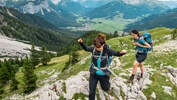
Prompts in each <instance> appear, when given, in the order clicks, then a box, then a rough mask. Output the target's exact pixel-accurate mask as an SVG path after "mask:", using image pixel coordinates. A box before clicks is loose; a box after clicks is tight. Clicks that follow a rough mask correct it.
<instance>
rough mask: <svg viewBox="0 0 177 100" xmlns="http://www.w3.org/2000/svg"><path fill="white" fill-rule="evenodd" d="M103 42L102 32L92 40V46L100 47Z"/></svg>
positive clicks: (104, 41) (104, 39) (104, 40)
mask: <svg viewBox="0 0 177 100" xmlns="http://www.w3.org/2000/svg"><path fill="white" fill-rule="evenodd" d="M105 43H106V36H105V35H104V34H102V33H99V34H98V36H97V38H96V39H95V40H94V42H93V44H94V46H96V47H97V48H100V47H101V46H102V45H103V44H105Z"/></svg>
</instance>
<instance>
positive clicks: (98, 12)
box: [88, 0, 168, 19]
mask: <svg viewBox="0 0 177 100" xmlns="http://www.w3.org/2000/svg"><path fill="white" fill-rule="evenodd" d="M142 1H143V2H139V3H137V4H134V3H132V2H128V1H126V0H125V1H124V0H115V1H112V2H110V3H108V4H106V5H103V6H101V7H98V8H96V9H94V10H93V11H91V12H90V13H89V14H88V16H89V17H90V18H102V17H105V18H113V17H114V16H116V15H119V16H122V17H123V18H126V19H133V18H137V17H141V16H143V15H146V14H153V13H159V12H163V11H165V10H166V9H168V7H165V6H163V5H161V4H160V3H158V2H155V3H154V2H153V1H148V0H147V1H146V0H142Z"/></svg>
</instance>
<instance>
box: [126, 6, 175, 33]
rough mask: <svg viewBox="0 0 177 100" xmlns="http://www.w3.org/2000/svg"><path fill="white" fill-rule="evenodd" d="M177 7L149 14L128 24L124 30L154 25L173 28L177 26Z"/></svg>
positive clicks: (146, 27) (142, 28)
mask: <svg viewBox="0 0 177 100" xmlns="http://www.w3.org/2000/svg"><path fill="white" fill-rule="evenodd" d="M176 16H177V9H172V10H169V11H167V12H166V13H161V14H156V15H151V16H148V17H145V18H143V19H142V20H140V21H137V22H135V23H132V24H129V25H128V26H127V28H126V29H125V31H129V30H131V29H138V30H147V29H151V28H155V27H167V28H175V27H176V26H177V22H176V20H177V17H176Z"/></svg>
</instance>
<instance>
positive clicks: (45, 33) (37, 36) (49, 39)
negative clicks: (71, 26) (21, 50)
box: [0, 8, 69, 50]
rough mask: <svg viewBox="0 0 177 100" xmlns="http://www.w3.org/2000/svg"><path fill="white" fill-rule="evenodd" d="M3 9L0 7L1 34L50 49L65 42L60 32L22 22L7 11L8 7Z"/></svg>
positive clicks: (54, 48)
mask: <svg viewBox="0 0 177 100" xmlns="http://www.w3.org/2000/svg"><path fill="white" fill-rule="evenodd" d="M4 9H6V8H4ZM4 9H0V33H1V34H4V35H6V36H8V37H11V38H16V39H18V40H24V41H28V42H29V43H34V44H35V45H38V46H41V45H45V46H47V47H48V49H50V50H58V49H59V48H60V47H62V46H63V45H64V44H66V43H67V42H66V41H65V39H66V38H65V37H64V36H63V35H62V33H56V32H53V31H49V30H46V29H43V28H41V27H34V26H32V25H29V24H27V23H24V22H22V21H21V20H19V19H17V18H16V17H15V16H14V15H13V14H12V13H10V12H8V9H6V10H4ZM5 11H7V12H5ZM68 42H69V41H68Z"/></svg>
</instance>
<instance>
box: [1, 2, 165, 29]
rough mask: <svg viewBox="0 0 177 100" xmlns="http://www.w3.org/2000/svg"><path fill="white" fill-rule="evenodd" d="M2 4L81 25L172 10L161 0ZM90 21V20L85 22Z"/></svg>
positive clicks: (60, 22)
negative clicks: (83, 20) (88, 22)
mask: <svg viewBox="0 0 177 100" xmlns="http://www.w3.org/2000/svg"><path fill="white" fill-rule="evenodd" d="M0 5H1V6H6V7H10V8H14V9H17V10H18V11H20V12H22V13H24V14H33V15H37V16H40V17H42V18H44V19H45V20H47V21H48V22H50V23H52V24H53V25H55V26H56V27H60V28H66V27H81V26H84V24H82V23H79V22H78V21H77V20H78V19H79V18H81V17H86V18H91V19H93V18H113V17H114V16H120V15H122V16H123V18H128V19H132V18H137V17H143V16H145V15H149V14H154V13H159V12H163V11H165V10H167V9H168V7H167V6H165V5H163V4H162V3H161V2H159V1H157V0H1V1H0ZM85 23H87V22H85Z"/></svg>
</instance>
